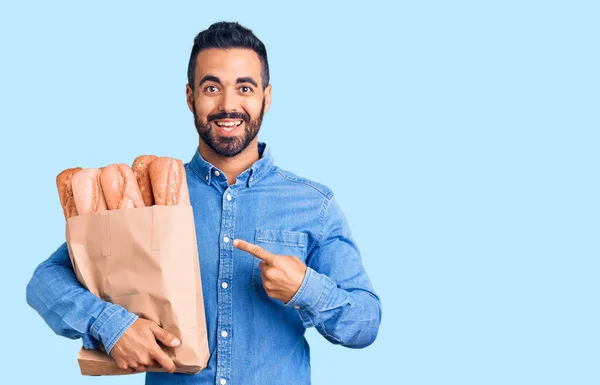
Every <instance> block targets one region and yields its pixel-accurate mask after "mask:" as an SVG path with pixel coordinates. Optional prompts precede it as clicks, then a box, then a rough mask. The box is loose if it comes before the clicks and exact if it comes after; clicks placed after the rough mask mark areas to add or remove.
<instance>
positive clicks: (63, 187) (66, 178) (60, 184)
mask: <svg viewBox="0 0 600 385" xmlns="http://www.w3.org/2000/svg"><path fill="white" fill-rule="evenodd" d="M78 171H81V167H73V168H68V169H66V170H63V171H62V172H61V173H60V174H58V175H57V176H56V187H57V188H58V197H59V198H60V205H61V206H62V209H63V214H64V216H65V219H69V218H71V217H74V216H76V215H77V206H76V205H75V200H74V199H73V188H72V186H71V178H72V177H73V175H75V174H76V173H77V172H78Z"/></svg>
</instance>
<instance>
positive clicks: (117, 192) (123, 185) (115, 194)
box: [100, 163, 144, 210]
mask: <svg viewBox="0 0 600 385" xmlns="http://www.w3.org/2000/svg"><path fill="white" fill-rule="evenodd" d="M100 185H101V186H102V191H103V193H104V196H105V198H106V204H107V206H108V209H109V210H119V209H124V208H135V207H144V200H143V199H142V193H141V191H140V188H139V186H138V184H137V181H136V180H135V175H134V174H133V170H132V169H131V167H129V166H128V165H126V164H124V163H117V164H111V165H109V166H106V167H104V168H103V169H102V174H101V175H100Z"/></svg>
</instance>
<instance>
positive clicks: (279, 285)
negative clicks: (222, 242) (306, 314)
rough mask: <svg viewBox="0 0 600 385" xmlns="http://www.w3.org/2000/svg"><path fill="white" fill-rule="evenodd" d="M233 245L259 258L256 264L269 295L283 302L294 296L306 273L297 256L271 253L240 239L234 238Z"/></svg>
mask: <svg viewBox="0 0 600 385" xmlns="http://www.w3.org/2000/svg"><path fill="white" fill-rule="evenodd" d="M233 245H234V246H235V247H237V248H238V249H240V250H243V251H246V252H248V253H250V254H252V255H253V256H255V257H256V258H258V259H260V260H261V262H260V263H259V264H258V267H260V277H261V278H262V281H263V286H264V288H265V291H266V292H267V295H268V296H269V297H271V298H275V299H278V300H280V301H283V303H287V302H289V301H290V300H291V299H292V297H294V295H295V294H296V292H297V291H298V289H300V286H301V285H302V281H303V280H304V275H305V274H306V265H305V264H304V263H302V261H301V260H299V259H298V257H292V256H287V255H279V254H271V253H269V252H268V251H267V250H265V249H263V248H261V247H260V246H257V245H254V244H252V243H248V242H246V241H242V240H241V239H236V240H234V241H233Z"/></svg>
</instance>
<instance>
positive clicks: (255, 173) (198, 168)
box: [190, 142, 273, 187]
mask: <svg viewBox="0 0 600 385" xmlns="http://www.w3.org/2000/svg"><path fill="white" fill-rule="evenodd" d="M258 155H259V156H260V158H259V159H258V160H257V161H256V162H254V163H253V164H252V165H251V166H250V167H249V168H247V169H246V170H244V171H243V172H242V173H241V174H240V175H238V177H237V179H238V180H239V181H240V182H243V183H245V184H246V185H247V186H248V187H251V186H252V185H254V184H255V183H257V182H258V181H260V180H261V179H262V178H263V177H264V176H265V175H267V174H268V173H269V171H271V169H272V168H273V157H272V156H271V150H270V148H269V147H268V146H267V144H266V143H264V142H258ZM190 167H191V168H192V170H193V171H194V172H195V173H196V174H198V176H200V178H201V179H202V180H203V181H204V182H205V183H206V184H208V185H210V183H211V179H212V178H217V176H216V175H215V171H218V173H219V176H218V178H225V176H224V175H223V172H222V171H221V170H219V169H218V168H217V167H215V166H214V165H212V164H211V163H209V162H207V161H206V160H205V159H204V158H203V157H202V155H201V154H200V150H199V148H196V152H195V153H194V156H193V157H192V160H191V161H190Z"/></svg>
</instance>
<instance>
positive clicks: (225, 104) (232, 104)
mask: <svg viewBox="0 0 600 385" xmlns="http://www.w3.org/2000/svg"><path fill="white" fill-rule="evenodd" d="M221 95H222V96H221V100H220V106H219V109H220V110H221V111H225V112H235V111H237V108H238V100H237V95H236V93H235V91H234V90H230V89H226V90H225V91H224V92H223V93H222V94H221Z"/></svg>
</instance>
